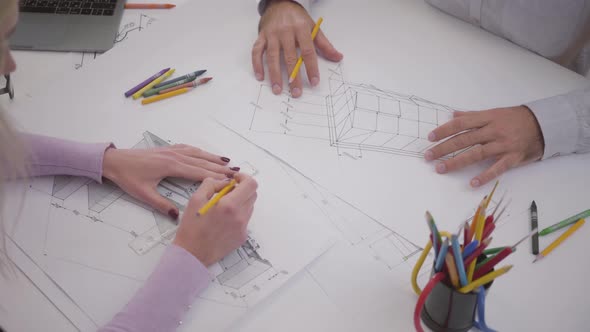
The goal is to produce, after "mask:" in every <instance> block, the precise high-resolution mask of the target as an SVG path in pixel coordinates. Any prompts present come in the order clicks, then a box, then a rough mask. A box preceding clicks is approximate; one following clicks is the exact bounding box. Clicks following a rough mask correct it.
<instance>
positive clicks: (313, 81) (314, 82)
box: [309, 77, 320, 86]
mask: <svg viewBox="0 0 590 332" xmlns="http://www.w3.org/2000/svg"><path fill="white" fill-rule="evenodd" d="M309 82H310V83H311V86H317V85H318V84H320V78H319V77H312V78H311V80H309Z"/></svg>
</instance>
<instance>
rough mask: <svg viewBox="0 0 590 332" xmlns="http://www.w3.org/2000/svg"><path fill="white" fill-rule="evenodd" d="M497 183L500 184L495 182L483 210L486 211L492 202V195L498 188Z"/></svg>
mask: <svg viewBox="0 0 590 332" xmlns="http://www.w3.org/2000/svg"><path fill="white" fill-rule="evenodd" d="M499 183H500V181H498V180H496V184H494V188H492V192H491V193H490V194H489V195H488V199H487V200H486V204H485V205H484V209H487V208H488V205H490V202H491V201H492V197H493V196H494V193H495V192H496V188H498V184H499Z"/></svg>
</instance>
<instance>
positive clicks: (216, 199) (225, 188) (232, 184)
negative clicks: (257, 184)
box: [197, 179, 238, 216]
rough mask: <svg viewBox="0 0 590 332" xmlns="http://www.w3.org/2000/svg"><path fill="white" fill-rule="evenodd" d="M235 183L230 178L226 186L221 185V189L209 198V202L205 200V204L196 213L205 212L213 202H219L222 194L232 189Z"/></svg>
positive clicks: (200, 214) (201, 213) (202, 213)
mask: <svg viewBox="0 0 590 332" xmlns="http://www.w3.org/2000/svg"><path fill="white" fill-rule="evenodd" d="M237 183H238V182H237V181H236V180H235V179H232V180H231V181H230V182H229V183H228V185H227V186H225V187H223V189H221V190H220V191H219V192H218V193H217V195H215V196H214V197H213V198H212V199H210V200H209V202H207V203H206V204H205V205H203V207H202V208H200V209H199V212H198V214H197V215H199V216H202V215H204V214H205V213H207V211H209V210H210V209H211V208H212V207H213V206H214V205H215V204H217V202H219V200H220V199H221V198H223V196H225V195H227V194H228V193H229V192H230V191H231V190H232V189H234V187H235V186H236V184H237Z"/></svg>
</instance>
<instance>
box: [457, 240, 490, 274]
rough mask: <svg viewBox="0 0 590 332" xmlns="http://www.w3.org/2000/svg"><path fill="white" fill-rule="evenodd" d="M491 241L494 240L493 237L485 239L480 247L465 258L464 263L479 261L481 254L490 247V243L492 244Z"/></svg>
mask: <svg viewBox="0 0 590 332" xmlns="http://www.w3.org/2000/svg"><path fill="white" fill-rule="evenodd" d="M491 241H492V238H491V237H489V238H487V239H485V240H483V242H482V243H481V244H480V245H479V247H477V249H475V251H474V252H473V253H472V254H471V255H469V257H467V258H466V259H465V260H464V262H463V264H464V265H465V266H468V265H470V264H471V263H473V262H477V257H479V255H481V253H482V252H483V251H484V250H485V249H486V248H487V247H488V245H489V244H490V242H491ZM474 270H475V269H474Z"/></svg>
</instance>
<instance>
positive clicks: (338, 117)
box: [249, 66, 463, 159]
mask: <svg viewBox="0 0 590 332" xmlns="http://www.w3.org/2000/svg"><path fill="white" fill-rule="evenodd" d="M328 82H329V90H330V92H329V94H328V95H318V94H310V93H307V94H305V95H304V96H302V97H300V98H297V99H295V98H291V97H290V96H289V95H288V94H286V93H283V95H282V98H276V96H274V95H272V92H271V91H272V90H271V89H270V88H269V87H268V86H266V85H264V84H262V85H261V86H260V90H259V92H258V98H257V100H256V102H252V103H251V105H252V106H253V112H252V119H251V122H250V126H249V130H251V131H255V132H258V133H269V134H283V135H289V136H296V137H301V138H306V139H315V140H322V141H327V142H328V143H329V144H330V146H333V147H335V148H336V149H337V151H338V154H339V155H348V156H349V157H352V158H354V159H357V158H362V153H363V151H373V152H379V153H390V154H397V155H404V156H412V157H422V156H423V155H424V152H425V151H426V150H427V149H428V148H430V147H432V146H433V145H434V144H436V143H433V142H430V141H428V133H429V132H430V131H432V130H433V129H434V128H436V127H438V126H439V125H441V124H443V123H445V122H447V121H449V120H450V119H451V118H452V114H453V111H454V110H453V109H451V108H449V107H447V106H444V105H440V104H436V103H433V102H430V101H427V100H424V99H421V98H419V97H416V96H406V95H402V94H399V93H395V92H392V91H387V90H383V89H379V88H376V87H374V86H372V85H367V84H357V83H349V82H346V81H345V80H344V78H343V75H342V70H341V68H340V66H338V67H337V68H336V69H335V70H331V74H330V77H329V79H328ZM461 152H463V151H459V152H457V153H455V154H454V155H456V154H459V153H461Z"/></svg>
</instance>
